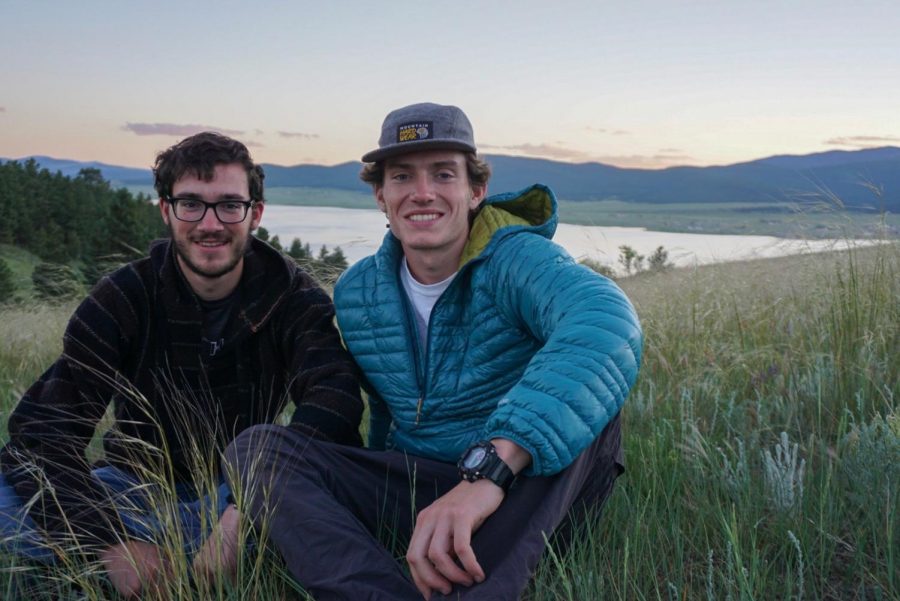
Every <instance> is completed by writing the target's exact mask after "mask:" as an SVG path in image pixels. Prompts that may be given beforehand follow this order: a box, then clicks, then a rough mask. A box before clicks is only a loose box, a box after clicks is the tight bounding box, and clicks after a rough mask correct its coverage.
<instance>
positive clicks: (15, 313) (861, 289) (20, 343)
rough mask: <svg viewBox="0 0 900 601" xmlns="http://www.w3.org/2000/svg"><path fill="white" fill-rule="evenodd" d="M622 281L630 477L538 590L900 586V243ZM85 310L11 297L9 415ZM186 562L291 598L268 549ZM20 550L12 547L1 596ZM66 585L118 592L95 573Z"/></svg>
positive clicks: (826, 594) (247, 591) (541, 593)
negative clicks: (230, 572) (629, 314)
mask: <svg viewBox="0 0 900 601" xmlns="http://www.w3.org/2000/svg"><path fill="white" fill-rule="evenodd" d="M621 285H622V286H623V288H624V289H625V290H626V292H627V293H628V294H629V296H630V297H631V298H632V300H633V301H634V303H635V305H636V307H637V310H638V313H639V315H640V316H641V319H642V323H643V326H644V330H645V348H644V362H643V366H642V369H641V373H640V377H639V380H638V384H637V386H636V387H635V389H634V390H633V392H632V394H631V396H630V397H629V399H628V401H627V403H626V406H625V409H624V410H623V411H624V413H623V416H624V423H623V427H624V433H625V438H624V444H625V449H626V463H627V471H626V473H625V475H624V476H623V477H622V478H620V479H619V481H618V483H617V486H616V489H615V491H614V493H613V495H612V497H611V499H610V501H609V503H608V504H607V506H606V507H605V510H604V512H603V514H602V516H601V517H600V518H599V519H596V518H595V519H588V520H586V521H585V522H584V523H583V530H582V532H581V533H580V534H579V536H578V537H577V539H576V541H577V542H576V545H575V547H574V548H573V549H572V550H571V552H570V553H568V554H567V555H564V556H559V555H557V554H555V553H548V555H547V557H546V558H545V560H544V561H543V562H542V563H541V565H540V566H539V570H538V573H537V575H536V577H535V580H534V584H533V586H532V587H531V589H530V590H529V592H528V593H527V595H526V597H525V598H526V599H527V600H528V601H551V600H552V601H557V600H563V599H566V600H578V601H581V600H594V599H597V600H599V599H622V600H633V599H638V600H641V599H648V600H649V599H652V600H657V599H665V600H671V601H674V600H682V599H684V600H691V599H704V600H718V599H721V600H751V599H753V600H771V599H784V600H788V599H833V600H844V599H866V600H869V599H870V600H889V599H900V510H898V507H900V504H898V498H900V353H898V349H900V245H898V244H896V243H895V244H885V245H881V246H879V247H875V248H869V249H865V250H859V251H853V252H849V253H848V252H844V253H829V254H815V255H804V256H795V257H784V258H779V259H771V260H760V261H753V262H746V263H730V264H727V265H714V266H707V267H699V268H694V269H677V270H671V271H667V272H663V273H644V274H641V275H639V276H635V277H632V278H627V279H624V280H622V281H621ZM71 309H72V305H71V304H70V305H65V306H59V307H48V306H37V305H33V304H26V305H19V306H11V307H6V308H2V309H0V421H2V422H3V423H5V421H6V416H7V415H8V412H9V410H10V409H11V407H12V406H13V404H14V403H15V402H16V400H17V398H18V397H19V395H20V394H21V393H22V391H23V389H24V388H25V387H26V386H27V385H28V384H29V383H30V382H31V381H32V380H33V379H34V378H35V377H37V375H39V373H40V372H41V371H42V370H43V369H44V368H45V367H46V366H47V364H48V363H49V362H50V361H52V359H53V357H54V356H55V355H56V353H58V352H59V348H60V340H59V336H60V333H61V331H62V329H63V327H64V324H65V321H66V319H67V316H68V314H69V312H70V311H71ZM498 544H499V542H498ZM170 556H171V558H172V560H173V561H175V562H176V570H175V577H173V578H172V579H171V581H170V582H168V583H167V585H168V586H169V587H170V588H169V589H168V590H167V592H166V595H165V596H166V598H173V599H198V600H199V599H229V600H237V599H251V598H253V599H276V598H284V597H291V596H292V595H295V593H291V592H290V591H291V590H292V588H291V586H290V584H289V583H288V582H287V581H286V580H285V578H284V576H283V572H282V571H281V569H280V568H279V567H278V564H277V562H276V561H275V560H273V559H271V558H264V559H262V560H259V561H256V562H250V563H246V564H245V565H243V566H242V571H241V575H240V578H239V580H238V584H237V586H236V587H231V586H228V585H224V584H219V585H216V586H211V587H206V588H201V589H199V590H198V589H191V588H190V587H188V586H187V585H186V582H187V576H186V574H187V571H188V565H187V562H186V561H185V560H184V558H182V557H180V556H179V554H178V552H177V551H172V552H171V553H170ZM178 562H180V563H178ZM16 563H17V562H15V561H14V560H13V559H11V558H6V559H5V561H4V560H3V559H2V558H0V566H4V565H5V566H6V567H7V569H6V571H5V572H3V573H0V598H6V597H4V595H3V591H5V590H7V589H6V587H7V586H8V585H9V584H8V583H9V578H10V575H9V570H10V568H11V566H13V565H15V564H16ZM55 578H56V582H58V583H65V582H66V581H77V582H80V583H81V585H82V587H83V588H84V593H85V595H86V598H88V599H100V598H104V597H103V596H102V592H101V591H100V589H99V588H96V585H95V580H94V579H93V577H91V576H90V574H89V569H88V566H84V565H81V566H71V567H70V568H67V569H62V570H60V571H59V572H58V573H56V575H55ZM61 586H62V584H61ZM63 588H64V587H63Z"/></svg>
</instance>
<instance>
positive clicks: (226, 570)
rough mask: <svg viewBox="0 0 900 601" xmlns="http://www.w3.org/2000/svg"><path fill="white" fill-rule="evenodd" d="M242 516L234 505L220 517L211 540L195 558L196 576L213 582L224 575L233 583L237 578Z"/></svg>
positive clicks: (209, 539) (201, 548)
mask: <svg viewBox="0 0 900 601" xmlns="http://www.w3.org/2000/svg"><path fill="white" fill-rule="evenodd" d="M240 521H241V514H240V512H239V511H238V510H237V507H235V506H234V505H229V506H228V508H227V509H226V510H225V511H224V512H222V515H221V517H219V522H218V523H217V524H216V526H215V528H213V531H212V532H211V533H210V535H209V538H207V539H206V542H204V543H203V546H202V547H200V551H198V552H197V555H196V556H195V557H194V575H195V576H196V577H197V578H205V579H206V580H208V581H212V580H213V579H214V578H215V577H216V576H217V575H219V574H221V575H224V576H225V577H226V578H228V580H230V581H231V582H232V583H233V582H234V581H235V577H236V576H237V548H238V526H239V524H240Z"/></svg>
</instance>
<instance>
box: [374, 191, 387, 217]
mask: <svg viewBox="0 0 900 601" xmlns="http://www.w3.org/2000/svg"><path fill="white" fill-rule="evenodd" d="M375 203H376V204H377V205H378V210H380V211H381V212H382V213H387V205H386V204H385V202H384V186H375Z"/></svg>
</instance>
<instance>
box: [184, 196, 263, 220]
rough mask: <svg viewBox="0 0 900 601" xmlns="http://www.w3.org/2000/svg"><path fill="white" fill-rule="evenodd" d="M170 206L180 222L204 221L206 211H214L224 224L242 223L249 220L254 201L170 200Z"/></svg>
mask: <svg viewBox="0 0 900 601" xmlns="http://www.w3.org/2000/svg"><path fill="white" fill-rule="evenodd" d="M168 202H169V204H171V205H172V210H173V211H174V212H175V218H176V219H178V220H179V221H202V220H203V218H204V217H205V216H206V211H208V210H209V209H212V210H213V211H214V212H215V214H216V217H217V218H218V219H219V221H221V222H222V223H240V222H242V221H243V220H244V219H246V218H247V211H249V210H250V207H251V206H253V202H254V201H252V200H221V201H219V202H206V201H203V200H200V199H198V198H169V199H168Z"/></svg>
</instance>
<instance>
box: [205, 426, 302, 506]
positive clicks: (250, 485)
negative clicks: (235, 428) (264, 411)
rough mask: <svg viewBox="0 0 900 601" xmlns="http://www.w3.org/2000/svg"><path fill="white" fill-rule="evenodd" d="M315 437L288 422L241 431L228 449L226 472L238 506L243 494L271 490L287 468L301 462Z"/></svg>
mask: <svg viewBox="0 0 900 601" xmlns="http://www.w3.org/2000/svg"><path fill="white" fill-rule="evenodd" d="M311 444H314V440H313V439H311V438H310V437H309V436H307V435H305V434H303V433H302V432H300V431H298V430H294V429H293V428H289V427H285V426H274V425H268V424H266V425H259V426H252V427H250V428H247V429H246V430H244V431H243V432H241V433H240V434H239V435H238V436H237V437H236V438H235V439H234V440H233V441H232V442H231V444H230V445H228V448H227V449H226V450H225V458H224V460H223V465H222V468H223V473H224V474H225V477H226V479H227V480H228V481H229V482H230V483H231V490H232V491H233V493H232V494H233V495H234V498H235V500H236V501H237V502H238V505H239V506H242V505H244V503H242V502H241V500H242V498H243V497H247V496H260V494H261V492H262V493H264V495H265V496H268V495H269V494H271V490H272V489H273V487H274V486H275V485H276V484H277V483H278V482H279V481H280V480H281V479H282V476H283V475H284V474H285V472H286V470H290V471H291V472H292V473H295V472H296V471H297V469H298V468H300V466H301V465H302V463H303V461H302V455H303V454H304V453H303V450H304V449H307V448H308V447H309V446H310V445H311Z"/></svg>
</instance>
